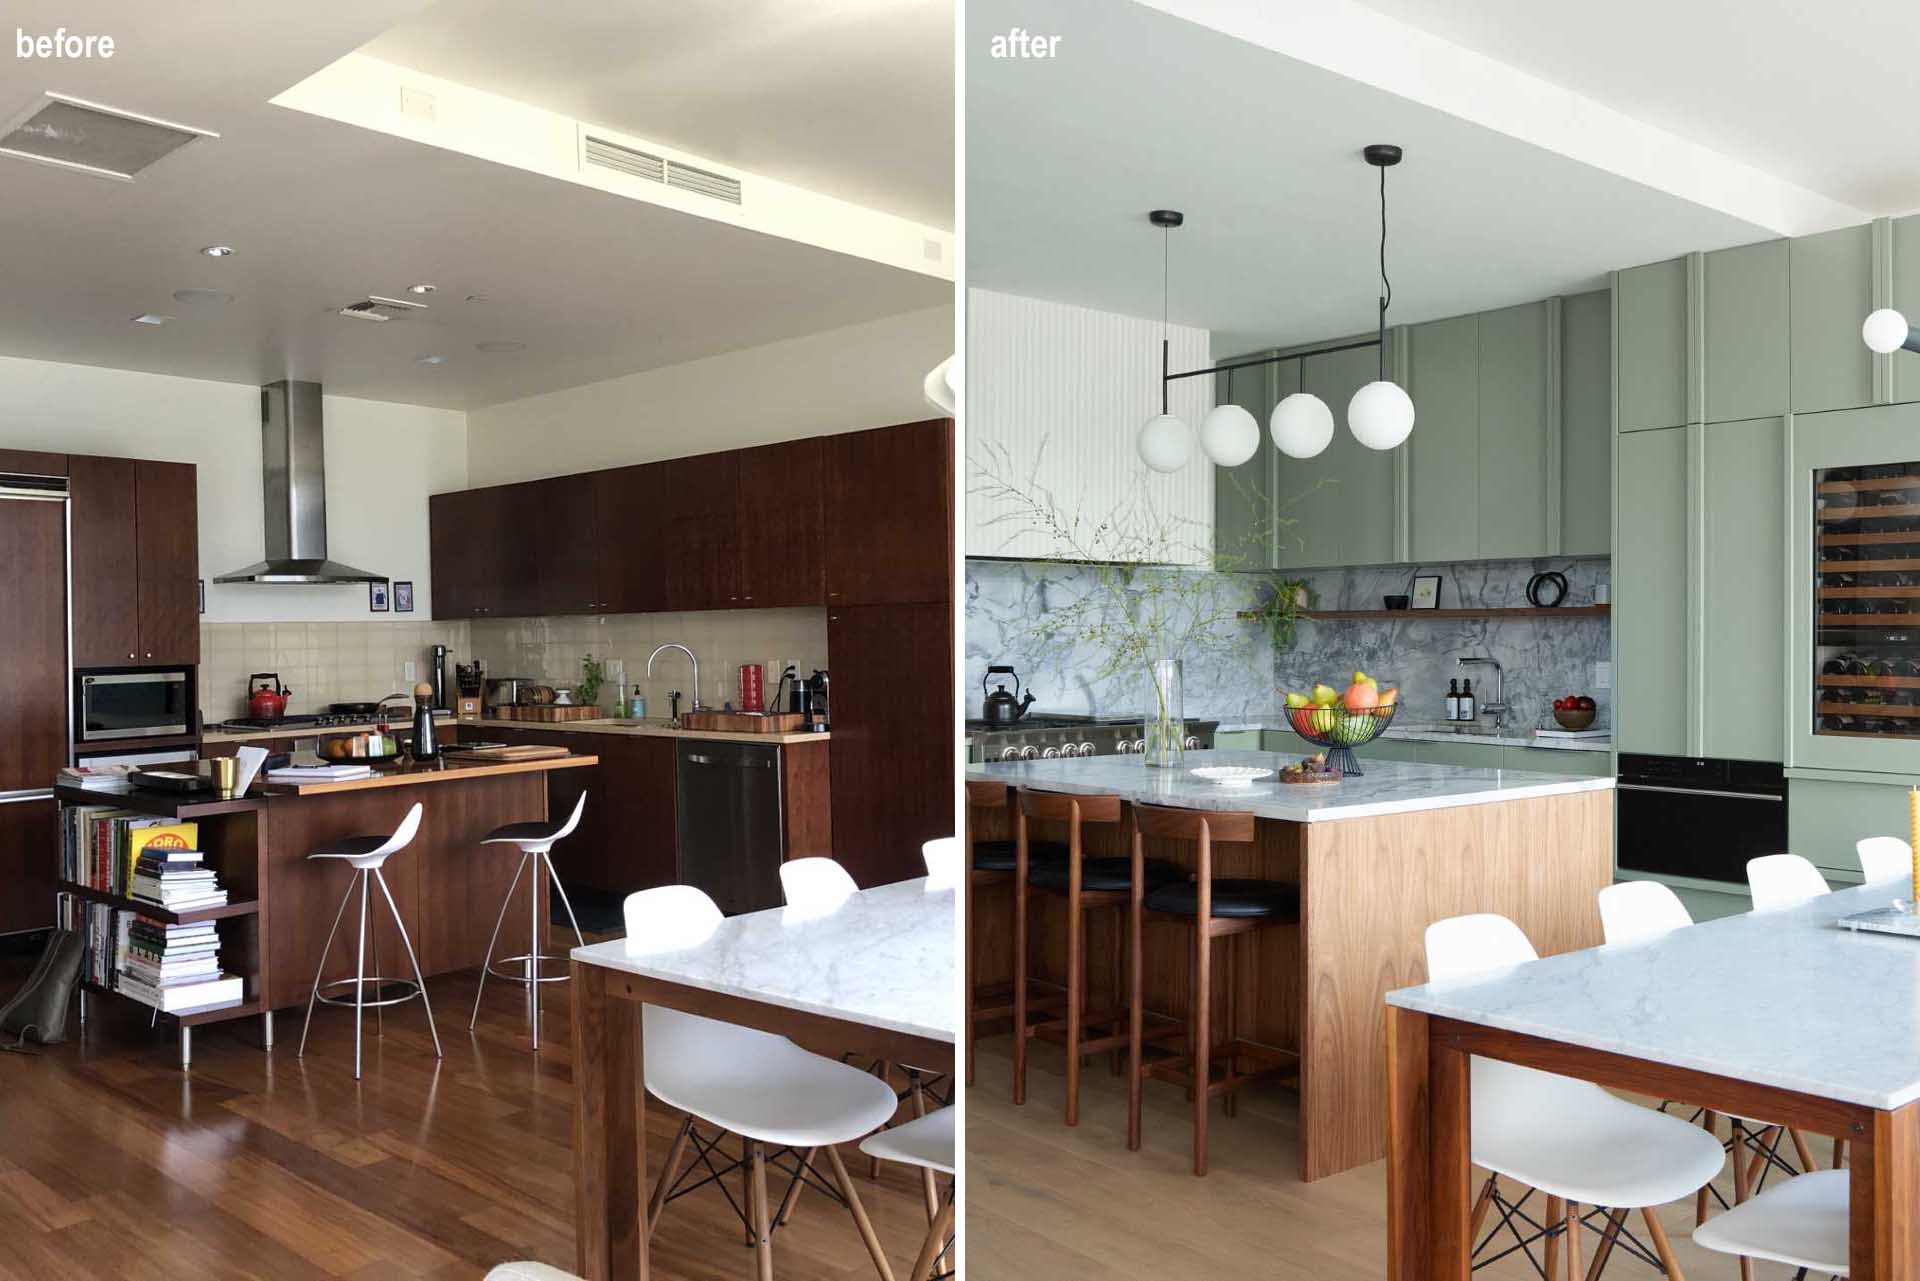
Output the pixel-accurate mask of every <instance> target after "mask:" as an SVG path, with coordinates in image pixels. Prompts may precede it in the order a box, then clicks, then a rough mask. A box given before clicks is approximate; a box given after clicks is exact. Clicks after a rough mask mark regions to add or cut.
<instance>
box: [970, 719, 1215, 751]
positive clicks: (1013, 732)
mask: <svg viewBox="0 0 1920 1281" xmlns="http://www.w3.org/2000/svg"><path fill="white" fill-rule="evenodd" d="M1145 719H1146V718H1145V717H1143V716H1073V715H1053V714H1050V713H1044V712H1042V713H1034V712H1029V713H1028V714H1027V715H1025V716H1022V717H1021V718H1020V719H1019V720H1017V721H1015V722H1014V723H1013V724H1011V725H990V724H988V723H987V722H986V721H983V720H969V721H968V722H967V733H968V734H969V735H971V736H972V738H973V741H974V748H975V750H976V751H978V752H979V754H980V759H982V760H989V761H1022V760H1025V761H1036V760H1052V759H1054V758H1056V757H1063V756H1064V757H1073V756H1125V755H1129V754H1132V753H1136V752H1138V751H1140V749H1141V747H1142V746H1143V745H1144V742H1145V739H1144V735H1145V733H1146V729H1145ZM1186 726H1187V742H1186V745H1187V746H1188V747H1190V748H1195V749H1205V748H1210V747H1212V746H1213V733H1214V731H1215V730H1217V729H1218V728H1220V722H1219V721H1188V722H1187V723H1186Z"/></svg>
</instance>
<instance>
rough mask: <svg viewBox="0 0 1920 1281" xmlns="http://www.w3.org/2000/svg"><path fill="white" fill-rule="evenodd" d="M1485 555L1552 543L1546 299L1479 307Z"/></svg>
mask: <svg viewBox="0 0 1920 1281" xmlns="http://www.w3.org/2000/svg"><path fill="white" fill-rule="evenodd" d="M1479 319H1480V370H1479V373H1480V502H1479V509H1480V510H1479V529H1480V544H1479V545H1480V556H1481V558H1482V559H1485V560H1492V559H1496V558H1510V557H1521V556H1537V555H1540V554H1542V553H1543V552H1545V551H1546V549H1547V488H1548V487H1547V452H1548V451H1547V440H1548V433H1549V431H1550V430H1551V428H1552V419H1553V415H1552V414H1551V413H1550V412H1549V408H1548V396H1547V373H1548V365H1549V361H1548V358H1547V330H1548V326H1547V304H1546V303H1543V302H1535V303H1528V304H1526V305H1525V306H1520V307H1503V308H1501V309H1500V310H1499V311H1487V312H1482V313H1481V314H1480V318H1479Z"/></svg>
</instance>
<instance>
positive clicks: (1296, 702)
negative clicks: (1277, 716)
mask: <svg viewBox="0 0 1920 1281" xmlns="http://www.w3.org/2000/svg"><path fill="white" fill-rule="evenodd" d="M1311 705H1312V700H1311V699H1309V698H1308V697H1307V696H1306V695H1305V694H1295V693H1293V692H1292V691H1288V693H1287V706H1288V707H1308V706H1311Z"/></svg>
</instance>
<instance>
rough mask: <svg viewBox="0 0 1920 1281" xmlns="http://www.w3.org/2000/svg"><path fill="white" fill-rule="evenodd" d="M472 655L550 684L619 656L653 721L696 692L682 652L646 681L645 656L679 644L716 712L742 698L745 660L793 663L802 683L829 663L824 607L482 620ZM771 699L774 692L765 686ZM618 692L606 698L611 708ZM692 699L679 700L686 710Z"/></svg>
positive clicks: (664, 659) (501, 671)
mask: <svg viewBox="0 0 1920 1281" xmlns="http://www.w3.org/2000/svg"><path fill="white" fill-rule="evenodd" d="M469 626H470V627H471V629H472V634H471V640H470V644H471V646H472V652H473V653H475V654H477V655H479V656H480V657H481V658H482V659H483V660H484V661H485V662H486V665H487V671H488V673H489V674H491V675H494V676H524V677H528V678H530V679H533V680H538V681H541V682H543V683H544V684H548V685H573V684H576V683H577V682H578V681H579V679H580V659H581V658H582V657H583V656H584V655H587V654H591V655H593V656H594V657H595V658H597V659H599V660H601V661H602V662H603V663H604V662H606V661H607V660H609V659H618V660H620V662H621V663H622V664H623V665H624V667H625V669H626V679H627V683H628V684H629V685H638V686H639V692H640V693H642V694H644V695H645V696H646V699H647V714H648V715H649V716H664V715H666V712H667V694H668V693H669V692H670V691H672V690H676V689H677V690H680V691H681V692H682V693H684V694H688V695H690V694H692V692H693V673H692V671H691V670H690V669H689V667H688V665H687V660H686V656H685V655H683V654H678V653H674V654H662V655H661V656H660V661H659V663H657V664H656V665H655V666H654V676H653V678H652V679H651V680H649V679H647V676H646V670H647V655H649V654H651V653H652V652H653V651H654V649H655V647H657V646H660V645H665V644H669V643H672V642H678V643H679V644H682V645H685V646H686V647H687V648H688V649H691V650H692V651H693V652H694V653H695V654H697V655H699V657H700V683H701V687H702V688H701V690H700V698H701V701H702V702H704V703H706V704H707V705H708V706H710V707H719V706H721V705H723V704H724V703H727V702H729V701H731V702H736V703H737V702H738V701H739V673H738V670H737V669H738V668H739V666H740V665H741V664H742V663H763V664H764V663H771V662H774V661H776V660H780V661H794V662H796V663H797V665H798V667H799V672H800V675H801V676H802V677H803V678H804V677H805V676H807V675H808V674H809V673H810V672H812V671H813V670H814V669H815V668H818V667H825V666H827V612H826V611H825V610H824V609H754V610H717V611H710V612H707V613H693V614H612V615H607V616H605V617H597V616H578V617H561V618H505V619H483V620H479V621H476V622H473V623H471V624H469ZM766 692H767V696H768V697H772V695H773V688H772V686H771V685H768V687H767V690H766ZM613 698H614V691H613V690H612V689H607V690H605V691H603V692H602V693H601V695H600V701H601V703H602V704H603V705H606V706H611V705H612V702H613ZM686 705H687V704H686V702H685V701H683V702H682V703H681V707H682V709H684V708H685V707H686Z"/></svg>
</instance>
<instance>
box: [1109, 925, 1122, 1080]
mask: <svg viewBox="0 0 1920 1281" xmlns="http://www.w3.org/2000/svg"><path fill="white" fill-rule="evenodd" d="M1126 916H1127V911H1126V909H1125V908H1123V907H1119V906H1116V907H1115V908H1114V909H1113V974H1112V979H1113V988H1112V992H1113V1001H1112V1003H1111V1004H1109V1005H1108V1006H1107V1008H1108V1009H1110V1010H1117V1009H1119V1008H1120V1003H1121V1002H1122V1001H1124V1000H1126V995H1127V978H1126V972H1125V971H1126V953H1125V943H1126V938H1127V925H1126ZM1107 1057H1108V1058H1109V1059H1111V1060H1112V1061H1113V1074H1114V1075H1115V1076H1119V1075H1121V1074H1122V1073H1124V1072H1125V1071H1126V1065H1127V1055H1126V1051H1125V1050H1122V1049H1121V1048H1120V1047H1119V1046H1117V1045H1116V1046H1114V1047H1113V1052H1112V1053H1111V1054H1109V1055H1108V1056H1107Z"/></svg>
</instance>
